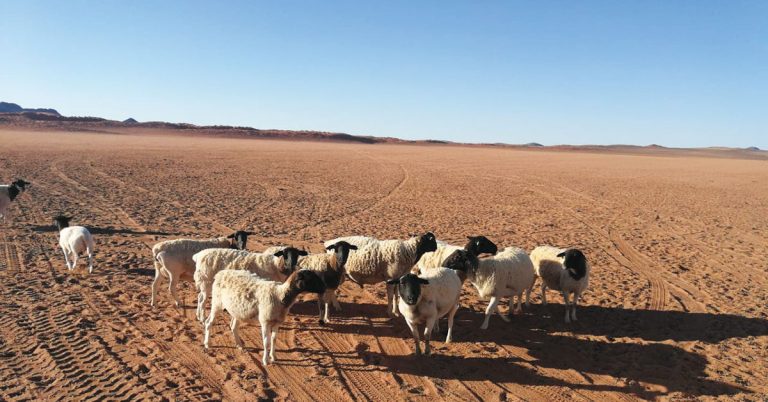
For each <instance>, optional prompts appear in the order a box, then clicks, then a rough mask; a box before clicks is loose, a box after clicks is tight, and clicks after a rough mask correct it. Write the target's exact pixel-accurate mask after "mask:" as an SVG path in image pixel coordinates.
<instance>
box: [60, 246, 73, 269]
mask: <svg viewBox="0 0 768 402" xmlns="http://www.w3.org/2000/svg"><path fill="white" fill-rule="evenodd" d="M61 252H62V253H64V261H66V263H67V269H68V270H70V271H71V270H72V267H71V266H70V263H69V253H68V252H67V249H65V248H64V247H61Z"/></svg>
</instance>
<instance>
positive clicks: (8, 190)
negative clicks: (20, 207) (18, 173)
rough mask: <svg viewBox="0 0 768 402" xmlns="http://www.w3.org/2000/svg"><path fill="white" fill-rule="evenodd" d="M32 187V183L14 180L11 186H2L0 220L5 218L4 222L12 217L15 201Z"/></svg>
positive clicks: (0, 188)
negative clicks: (11, 208) (11, 212)
mask: <svg viewBox="0 0 768 402" xmlns="http://www.w3.org/2000/svg"><path fill="white" fill-rule="evenodd" d="M31 185H32V183H30V182H28V181H25V180H23V179H17V180H14V181H13V183H11V184H0V218H3V221H5V220H6V219H7V218H9V217H10V211H11V210H10V207H11V203H12V202H13V200H15V199H16V197H18V196H19V195H21V194H22V193H24V191H25V190H26V189H27V187H30V186H31Z"/></svg>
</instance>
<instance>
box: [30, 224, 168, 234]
mask: <svg viewBox="0 0 768 402" xmlns="http://www.w3.org/2000/svg"><path fill="white" fill-rule="evenodd" d="M87 228H88V231H89V232H91V234H106V235H112V234H126V235H140V236H141V235H147V236H170V235H172V234H173V233H167V232H159V231H152V230H148V231H143V232H142V231H136V230H131V229H126V228H115V227H111V226H107V227H104V228H99V227H93V226H87ZM30 229H31V230H32V231H34V232H38V233H48V232H56V231H57V229H56V226H54V225H37V226H31V227H30Z"/></svg>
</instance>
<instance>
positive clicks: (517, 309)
mask: <svg viewBox="0 0 768 402" xmlns="http://www.w3.org/2000/svg"><path fill="white" fill-rule="evenodd" d="M522 312H523V292H520V293H518V294H517V307H515V314H522Z"/></svg>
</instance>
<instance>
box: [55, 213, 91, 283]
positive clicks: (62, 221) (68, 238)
mask: <svg viewBox="0 0 768 402" xmlns="http://www.w3.org/2000/svg"><path fill="white" fill-rule="evenodd" d="M71 220H72V217H69V216H64V215H59V216H56V217H54V218H53V223H54V224H55V225H56V228H57V229H58V230H59V247H61V251H62V252H63V253H64V261H66V263H67V269H68V270H70V271H71V270H73V269H75V267H76V266H77V257H78V256H79V255H80V254H86V255H87V256H88V273H89V274H90V273H92V272H93V252H94V250H95V243H94V241H93V236H92V235H91V232H89V231H88V229H86V228H85V227H83V226H69V222H70V221H71ZM70 258H71V260H72V262H71V263H70Z"/></svg>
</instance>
